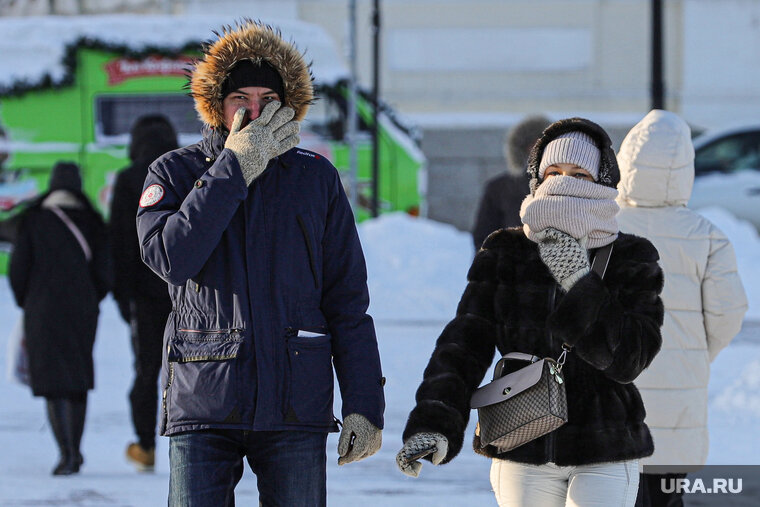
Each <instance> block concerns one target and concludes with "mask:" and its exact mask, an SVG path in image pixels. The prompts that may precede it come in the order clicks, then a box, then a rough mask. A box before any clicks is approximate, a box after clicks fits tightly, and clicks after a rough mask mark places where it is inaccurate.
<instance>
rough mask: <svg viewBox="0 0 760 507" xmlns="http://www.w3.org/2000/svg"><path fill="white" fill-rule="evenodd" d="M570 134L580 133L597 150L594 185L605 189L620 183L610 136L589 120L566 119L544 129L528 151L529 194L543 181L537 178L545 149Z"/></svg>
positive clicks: (533, 192) (534, 191)
mask: <svg viewBox="0 0 760 507" xmlns="http://www.w3.org/2000/svg"><path fill="white" fill-rule="evenodd" d="M570 132H582V133H584V134H586V135H588V136H589V137H590V138H591V139H592V140H593V142H594V146H596V148H597V149H598V150H599V172H598V177H597V178H596V183H598V184H600V185H604V186H606V187H612V188H616V187H617V184H618V182H619V181H620V169H619V168H618V164H617V158H616V157H615V152H614V151H613V150H612V141H610V136H609V135H607V132H605V130H604V129H603V128H602V127H601V126H599V125H597V124H596V123H594V122H592V121H591V120H586V119H585V118H566V119H564V120H559V121H556V122H554V123H552V124H551V125H549V126H548V127H546V129H545V130H544V133H543V134H541V137H539V138H538V140H537V141H536V144H534V145H533V149H531V151H530V156H529V157H528V175H529V176H530V192H531V194H535V193H536V189H537V188H538V186H539V185H541V182H542V181H543V178H542V177H539V167H540V165H541V161H542V160H543V155H544V151H545V150H546V147H547V146H548V145H549V143H551V142H552V141H554V140H555V139H557V138H558V137H560V136H562V135H563V134H568V133H570Z"/></svg>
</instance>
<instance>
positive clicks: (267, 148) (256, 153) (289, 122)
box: [224, 101, 301, 185]
mask: <svg viewBox="0 0 760 507" xmlns="http://www.w3.org/2000/svg"><path fill="white" fill-rule="evenodd" d="M245 115H246V110H245V108H242V107H241V108H240V109H238V110H237V112H235V117H234V119H233V121H232V126H231V128H230V133H229V135H228V136H227V141H225V143H224V147H225V148H227V149H229V150H230V151H231V152H232V153H233V154H234V155H235V158H236V159H237V161H238V163H239V164H240V170H241V171H242V172H243V178H244V179H245V183H246V185H250V184H251V182H253V180H255V179H256V178H258V177H259V175H260V174H261V173H262V172H264V169H266V167H267V164H268V163H269V161H270V160H271V159H273V158H274V157H276V156H277V155H281V154H283V153H285V152H286V151H288V150H289V149H291V148H293V147H295V146H296V145H297V144H298V143H299V142H300V141H301V138H300V137H299V136H298V132H300V130H301V127H300V124H299V123H298V122H297V121H294V120H293V116H295V111H293V109H291V108H289V107H280V103H279V102H276V101H275V102H270V103H269V104H267V105H266V106H264V109H262V111H261V114H260V115H259V117H258V118H256V119H255V120H253V121H252V122H250V123H249V124H248V125H246V126H245V128H243V129H241V128H240V127H241V126H242V125H243V120H244V119H245Z"/></svg>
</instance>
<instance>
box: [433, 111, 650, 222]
mask: <svg viewBox="0 0 760 507" xmlns="http://www.w3.org/2000/svg"><path fill="white" fill-rule="evenodd" d="M549 118H550V119H552V120H558V119H559V118H558V117H552V116H550V117H549ZM592 119H593V120H594V121H597V122H598V123H599V124H600V125H602V127H604V129H605V130H606V131H607V133H608V134H609V135H610V139H611V140H612V146H613V148H614V149H615V150H617V149H618V148H619V147H620V143H621V142H622V140H623V138H624V137H625V134H626V133H628V130H630V128H631V127H632V126H633V125H634V124H635V123H636V122H637V121H638V120H639V119H640V118H634V117H632V118H630V119H629V120H628V121H627V122H626V121H623V122H621V121H611V120H608V121H603V120H604V119H600V118H592ZM509 127H510V125H508V124H505V125H493V126H485V127H474V126H465V127H455V126H435V127H428V128H425V129H423V131H422V132H423V138H422V151H423V152H424V153H425V156H426V157H427V159H428V169H427V173H428V195H427V209H428V213H427V216H428V218H431V219H433V220H437V221H439V222H444V223H449V224H452V225H454V226H455V227H457V228H458V229H460V230H462V231H470V230H472V225H473V223H474V220H475V213H476V212H477V207H478V203H479V201H480V197H481V194H482V192H483V186H484V184H485V182H486V181H487V180H488V179H489V178H491V177H493V176H495V175H497V174H499V173H501V172H502V171H504V170H505V167H506V161H505V159H504V152H503V148H502V147H503V141H504V135H505V134H506V132H507V131H508V129H509Z"/></svg>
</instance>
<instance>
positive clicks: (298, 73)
mask: <svg viewBox="0 0 760 507" xmlns="http://www.w3.org/2000/svg"><path fill="white" fill-rule="evenodd" d="M217 35H218V39H217V40H216V41H215V42H212V43H209V44H207V45H204V47H203V57H202V58H201V59H199V60H198V61H196V62H195V65H194V67H193V69H192V71H191V74H190V81H189V83H188V86H189V88H190V95H192V97H193V99H194V100H195V110H196V111H198V115H199V116H200V118H201V120H202V121H203V122H204V123H207V124H208V125H211V126H212V127H223V126H224V113H223V110H222V101H223V100H224V97H222V83H224V80H225V79H226V77H227V74H228V73H229V71H230V69H232V67H233V66H234V65H235V64H236V63H237V62H239V61H241V60H246V59H248V60H251V61H252V62H254V63H258V62H260V61H261V60H265V61H266V62H267V63H269V64H270V65H272V66H273V67H274V68H275V69H276V70H277V72H278V73H279V74H280V77H282V81H283V85H284V87H285V98H284V105H286V106H288V107H291V108H293V109H294V110H295V112H296V115H295V118H294V119H295V120H296V121H301V120H303V119H304V118H305V117H306V113H307V112H308V110H309V106H310V105H311V104H312V102H313V101H314V88H313V86H312V81H313V76H312V74H311V64H310V63H307V62H306V60H305V59H304V56H303V54H301V52H300V51H298V49H296V47H295V45H294V44H293V43H290V42H287V41H285V40H284V39H283V38H282V34H281V33H280V31H279V30H278V29H277V28H274V27H272V26H269V25H267V24H264V23H262V22H260V21H254V20H251V19H243V20H242V21H240V22H238V23H237V24H236V25H235V26H225V27H223V28H222V31H221V33H217Z"/></svg>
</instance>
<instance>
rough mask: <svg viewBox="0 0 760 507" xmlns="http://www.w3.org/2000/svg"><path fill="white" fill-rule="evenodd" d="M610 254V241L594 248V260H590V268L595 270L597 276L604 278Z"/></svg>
mask: <svg viewBox="0 0 760 507" xmlns="http://www.w3.org/2000/svg"><path fill="white" fill-rule="evenodd" d="M611 255H612V243H610V244H609V245H604V246H603V247H601V248H598V249H597V250H596V253H595V254H594V260H593V261H592V262H591V270H592V271H596V274H597V275H599V278H604V274H605V273H606V272H607V265H608V264H609V263H610V256H611Z"/></svg>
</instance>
